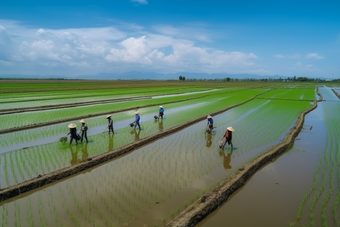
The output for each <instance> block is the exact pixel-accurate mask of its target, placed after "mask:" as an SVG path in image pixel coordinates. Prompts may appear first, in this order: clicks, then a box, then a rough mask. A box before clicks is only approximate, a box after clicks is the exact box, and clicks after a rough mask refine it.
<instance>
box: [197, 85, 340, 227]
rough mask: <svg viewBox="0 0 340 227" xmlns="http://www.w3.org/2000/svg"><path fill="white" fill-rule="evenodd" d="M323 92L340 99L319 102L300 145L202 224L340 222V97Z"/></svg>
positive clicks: (334, 224)
mask: <svg viewBox="0 0 340 227" xmlns="http://www.w3.org/2000/svg"><path fill="white" fill-rule="evenodd" d="M319 91H320V92H321V94H322V95H323V97H325V98H327V100H332V101H335V102H327V101H325V102H321V103H319V106H318V108H317V109H315V110H314V111H312V112H310V113H309V114H308V115H306V117H305V123H304V127H303V130H302V131H301V132H300V134H299V135H298V137H297V138H296V140H295V143H294V146H293V147H292V148H291V149H290V150H289V151H287V153H286V154H284V155H282V156H281V157H279V158H278V159H277V160H275V161H274V162H272V163H270V164H268V165H267V166H265V167H264V168H263V169H262V170H260V171H258V172H257V173H256V174H255V175H254V176H253V177H252V178H251V179H250V180H249V181H248V182H247V184H246V185H245V186H244V187H243V188H242V189H240V190H239V191H238V192H237V193H235V194H234V195H233V196H232V197H231V198H230V199H228V201H226V203H225V204H223V205H222V206H221V207H220V208H219V209H217V210H216V211H215V212H213V213H212V214H210V215H209V216H208V217H207V218H206V219H205V220H203V221H202V222H201V223H199V224H198V225H197V226H199V227H208V226H216V227H220V226H225V225H230V226H240V227H243V226H278V227H279V226H282V227H283V226H290V227H292V226H301V227H302V226H332V227H338V226H340V205H339V203H340V140H339V136H340V124H339V118H338V113H339V112H340V102H339V100H336V97H334V94H332V93H331V92H330V90H329V89H328V88H320V89H319ZM244 214H246V217H247V218H243V217H244Z"/></svg>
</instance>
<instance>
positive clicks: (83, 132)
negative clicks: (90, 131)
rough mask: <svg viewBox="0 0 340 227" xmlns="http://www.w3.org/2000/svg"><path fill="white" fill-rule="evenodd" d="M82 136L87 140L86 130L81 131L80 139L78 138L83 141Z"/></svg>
mask: <svg viewBox="0 0 340 227" xmlns="http://www.w3.org/2000/svg"><path fill="white" fill-rule="evenodd" d="M84 137H85V139H86V142H89V140H88V139H87V131H82V132H81V139H80V141H81V142H83V139H84Z"/></svg>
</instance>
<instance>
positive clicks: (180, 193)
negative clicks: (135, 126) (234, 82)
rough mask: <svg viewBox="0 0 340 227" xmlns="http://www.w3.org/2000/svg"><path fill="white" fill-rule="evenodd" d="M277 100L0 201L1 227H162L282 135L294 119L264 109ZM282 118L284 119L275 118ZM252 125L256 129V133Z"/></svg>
mask: <svg viewBox="0 0 340 227" xmlns="http://www.w3.org/2000/svg"><path fill="white" fill-rule="evenodd" d="M281 103H283V102H278V101H270V102H267V101H266V100H253V101H251V102H250V103H247V104H245V105H242V106H240V107H237V108H235V109H232V110H230V111H227V112H225V113H223V114H220V115H218V116H215V117H214V125H215V126H216V129H215V132H214V133H213V135H206V134H205V126H206V121H202V122H200V123H198V124H195V125H193V126H191V127H188V128H186V129H184V130H182V131H181V132H179V133H176V134H174V135H171V136H168V137H165V138H163V139H161V140H158V141H156V142H154V143H152V144H150V145H147V146H145V147H143V148H140V149H138V150H136V151H134V152H133V153H131V154H129V155H126V156H124V157H122V158H119V159H117V160H114V161H112V162H109V163H107V164H104V165H102V166H100V167H98V168H95V169H92V170H90V171H87V172H86V173H83V174H79V175H77V176H75V177H72V178H70V179H67V180H64V181H61V182H59V183H57V184H54V185H52V186H51V187H46V188H44V189H43V190H40V191H36V192H35V193H32V194H29V195H28V194H27V195H22V197H21V198H17V200H12V201H9V202H8V203H6V204H4V205H2V206H1V207H0V213H1V214H2V215H3V216H2V217H4V219H6V220H5V223H6V224H8V226H14V225H15V223H16V222H20V223H21V226H30V225H31V223H32V225H31V226H76V225H79V226H124V225H125V226H143V225H147V226H162V225H164V224H165V223H166V222H167V221H169V220H170V219H171V218H173V217H174V216H176V215H177V214H178V213H179V212H181V211H182V210H183V209H184V208H185V207H187V206H188V205H189V204H191V203H192V202H193V201H195V200H196V199H197V198H198V197H199V196H200V195H202V193H204V191H208V190H210V188H211V187H214V186H215V185H216V183H218V182H220V181H221V180H223V179H225V178H226V177H228V176H229V175H230V174H231V173H232V172H233V171H235V170H236V169H237V168H238V166H239V165H241V164H243V163H244V162H246V161H247V160H249V159H250V158H252V157H253V156H256V154H259V153H261V152H264V151H266V150H268V149H269V148H270V146H271V145H272V144H275V143H277V142H278V141H279V140H280V139H281V138H282V136H283V135H285V133H286V132H287V131H288V130H289V129H290V127H291V125H292V124H293V123H294V120H295V119H296V116H294V115H290V113H288V112H284V111H285V108H283V109H282V110H281V109H278V110H279V112H276V113H277V114H278V115H274V114H272V115H268V114H266V111H267V110H268V111H269V112H272V108H273V107H275V106H276V108H277V107H278V106H280V104H281ZM258 106H261V107H260V108H258V109H257V110H256V111H252V110H253V109H254V108H256V107H258ZM250 111H252V112H251V114H249V112H250ZM299 112H300V111H298V112H297V113H295V115H297V114H298V113H299ZM283 116H291V117H290V118H289V119H286V120H284V121H282V122H279V123H278V122H277V121H278V119H283ZM263 122H265V123H263ZM230 125H232V126H233V127H234V128H235V129H237V131H236V132H235V134H234V138H233V143H234V146H235V147H236V149H235V150H233V151H231V150H230V147H228V148H227V149H225V150H224V151H222V152H220V149H219V148H218V140H219V139H220V137H221V135H222V134H223V133H224V131H225V129H226V127H227V126H230ZM250 125H251V126H254V127H250ZM261 127H262V128H261ZM258 129H260V131H263V132H262V133H257V130H258ZM275 132H276V133H275Z"/></svg>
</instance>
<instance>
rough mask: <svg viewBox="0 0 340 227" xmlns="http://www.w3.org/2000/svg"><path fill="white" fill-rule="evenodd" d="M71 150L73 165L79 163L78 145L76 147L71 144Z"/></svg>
mask: <svg viewBox="0 0 340 227" xmlns="http://www.w3.org/2000/svg"><path fill="white" fill-rule="evenodd" d="M69 147H70V152H71V162H70V164H71V166H73V165H75V164H77V163H78V146H76V147H75V148H74V147H73V146H72V145H70V146H69Z"/></svg>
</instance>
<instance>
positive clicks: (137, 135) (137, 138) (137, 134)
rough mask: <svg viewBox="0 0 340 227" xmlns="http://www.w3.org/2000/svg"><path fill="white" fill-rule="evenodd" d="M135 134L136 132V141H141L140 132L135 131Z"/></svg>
mask: <svg viewBox="0 0 340 227" xmlns="http://www.w3.org/2000/svg"><path fill="white" fill-rule="evenodd" d="M134 132H135V141H138V140H139V134H140V130H138V131H136V130H134Z"/></svg>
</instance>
